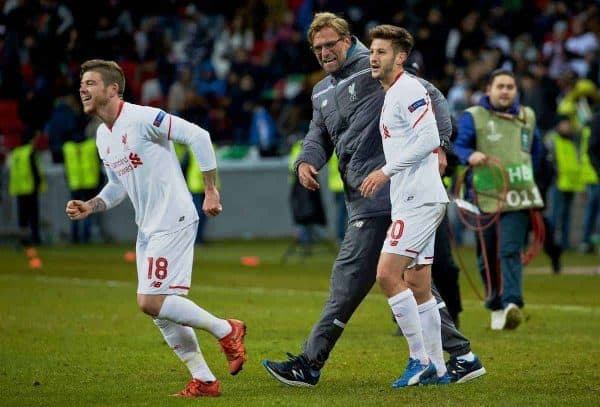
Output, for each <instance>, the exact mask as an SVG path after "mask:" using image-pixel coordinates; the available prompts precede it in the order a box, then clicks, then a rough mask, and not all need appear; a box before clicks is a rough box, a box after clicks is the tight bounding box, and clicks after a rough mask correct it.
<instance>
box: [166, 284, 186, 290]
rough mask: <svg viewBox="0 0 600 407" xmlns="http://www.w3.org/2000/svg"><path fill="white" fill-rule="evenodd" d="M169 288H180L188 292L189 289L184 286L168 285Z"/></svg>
mask: <svg viewBox="0 0 600 407" xmlns="http://www.w3.org/2000/svg"><path fill="white" fill-rule="evenodd" d="M169 288H182V289H184V290H189V289H190V287H186V286H184V285H170V286H169Z"/></svg>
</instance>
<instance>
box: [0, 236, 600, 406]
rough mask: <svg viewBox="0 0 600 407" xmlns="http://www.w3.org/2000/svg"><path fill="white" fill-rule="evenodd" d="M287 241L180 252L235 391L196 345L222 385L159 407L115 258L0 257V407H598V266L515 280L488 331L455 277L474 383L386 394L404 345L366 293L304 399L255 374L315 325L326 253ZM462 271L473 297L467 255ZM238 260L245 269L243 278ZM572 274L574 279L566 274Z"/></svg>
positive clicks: (178, 369)
mask: <svg viewBox="0 0 600 407" xmlns="http://www.w3.org/2000/svg"><path fill="white" fill-rule="evenodd" d="M287 244H288V242H285V241H248V242H245V241H244V242H216V243H212V244H211V245H209V246H208V247H202V248H199V249H197V250H196V261H195V265H194V270H195V271H194V277H193V286H192V290H191V293H190V298H191V299H193V300H194V301H196V302H197V303H198V304H200V305H201V306H203V307H205V308H206V309H207V310H209V311H211V312H213V313H215V314H216V315H218V316H222V317H232V318H240V319H243V320H244V321H246V323H247V325H248V335H247V337H246V343H247V348H248V354H249V360H248V362H247V364H246V365H245V367H244V370H243V371H242V372H241V373H240V374H239V375H238V376H236V377H232V376H230V375H229V374H228V373H227V364H226V362H225V358H224V356H223V355H222V354H221V353H220V352H219V348H218V345H217V342H216V340H215V339H214V338H212V337H211V336H210V335H209V334H207V333H205V332H198V339H199V341H200V346H201V347H202V350H203V353H204V355H205V357H206V359H207V361H208V363H209V364H210V366H211V368H212V370H213V372H214V373H215V374H216V375H217V377H219V379H220V380H221V382H222V392H223V395H222V397H220V398H218V399H202V400H180V399H174V398H171V397H168V395H169V394H172V393H175V392H177V391H179V390H181V389H182V388H183V386H184V385H185V383H186V382H187V381H188V379H189V377H188V372H187V370H186V368H185V366H184V365H183V364H182V363H181V362H180V361H179V360H178V359H177V358H176V356H175V355H174V353H173V352H172V351H171V350H170V349H169V348H168V347H167V345H166V344H165V343H164V342H163V340H162V337H161V335H160V333H159V331H158V329H157V328H156V327H155V326H154V324H153V323H152V321H151V320H150V319H149V318H148V317H146V316H144V315H143V314H141V313H140V312H139V311H138V310H137V307H136V303H135V290H136V273H135V268H134V265H133V263H127V262H125V260H124V259H123V256H124V253H125V252H126V251H128V250H133V245H130V246H124V245H123V246H64V247H48V248H41V249H38V251H39V255H40V259H41V260H42V268H41V269H30V268H29V267H28V259H27V257H26V255H25V253H24V252H23V251H16V250H14V249H12V248H8V247H0V258H1V261H0V309H1V310H2V314H1V316H0V406H170V405H174V406H179V405H191V404H192V403H194V404H196V403H203V404H205V405H208V404H210V405H215V406H221V405H227V406H231V405H244V406H253V405H277V406H316V405H327V406H346V407H347V406H355V405H356V406H363V405H374V406H381V405H396V406H397V405H407V406H409V405H420V406H429V405H431V406H454V405H468V406H492V405H497V406H522V405H544V406H554V405H561V406H563V405H569V406H571V405H581V406H592V405H600V347H599V345H598V343H599V342H598V337H599V336H600V296H599V295H598V293H599V292H600V276H599V275H598V272H599V270H598V269H599V268H600V265H599V264H600V258H599V257H596V256H579V255H574V254H571V255H567V256H566V257H565V259H564V264H565V268H566V269H565V273H563V274H562V275H558V276H554V275H551V274H550V272H549V267H548V261H547V259H545V258H544V257H543V256H540V258H538V259H536V260H535V261H534V263H533V264H532V266H530V267H528V268H527V272H526V275H525V278H524V282H525V300H526V302H527V304H526V308H525V314H526V318H527V321H526V323H525V324H524V325H522V326H521V327H519V328H518V329H517V330H516V331H502V332H492V331H491V330H490V329H489V313H488V312H486V311H485V310H484V308H483V306H482V305H481V303H480V301H479V300H478V299H477V297H476V296H475V295H474V293H473V292H472V290H471V289H470V287H469V286H468V285H467V284H466V280H465V279H464V278H465V276H462V277H461V287H462V294H463V302H464V304H463V306H464V308H465V310H464V312H463V313H462V314H461V324H462V325H461V329H462V331H463V332H464V333H465V334H466V335H467V336H468V337H469V338H470V339H471V342H472V347H473V350H474V352H476V353H477V354H478V355H479V357H480V358H481V360H482V362H483V363H484V365H485V367H486V369H487V370H488V374H487V375H486V376H484V377H482V378H480V379H477V380H474V381H472V382H469V383H466V384H461V385H449V386H437V387H436V386H428V387H416V388H408V389H392V388H391V387H390V384H391V383H392V381H394V380H395V379H396V378H397V377H398V376H399V375H400V374H401V373H402V371H403V369H404V367H405V365H406V358H407V357H408V352H407V346H406V341H405V340H404V339H403V338H398V337H396V336H394V335H393V333H394V331H395V326H394V325H393V324H392V322H391V319H390V313H389V309H388V306H387V304H386V301H385V299H384V298H383V296H382V295H381V294H380V293H379V292H378V290H377V289H376V288H375V289H374V290H373V292H372V293H371V294H370V295H369V296H368V297H367V299H366V300H365V301H364V302H363V304H362V305H361V306H360V307H359V309H358V311H357V312H356V314H355V315H354V317H353V319H352V320H351V321H350V323H349V324H348V326H347V328H346V332H345V333H344V335H343V336H342V338H341V339H340V341H339V342H338V345H337V346H336V348H335V350H334V351H333V353H332V355H331V358H330V360H329V362H328V364H327V365H326V367H325V369H324V370H323V373H322V377H321V381H320V383H319V384H318V386H317V387H315V388H313V389H300V388H291V387H286V386H283V385H281V384H279V383H278V382H276V381H275V380H273V379H272V378H271V377H270V376H269V375H268V374H267V372H266V371H265V370H264V369H263V367H262V366H261V365H260V361H261V360H262V359H264V358H268V359H276V360H281V359H284V358H285V352H286V351H288V352H292V353H298V352H299V351H300V345H301V343H302V341H303V340H304V339H305V338H306V336H307V335H308V333H309V332H310V329H311V327H312V325H313V323H314V322H315V321H316V320H317V318H318V317H319V314H320V311H321V309H322V306H323V303H324V300H325V298H326V297H327V289H328V285H329V273H330V269H331V264H332V261H333V258H334V253H331V252H329V251H327V250H323V249H321V250H319V251H318V252H316V253H315V254H314V255H312V256H293V257H291V258H290V259H289V261H288V262H287V263H286V264H285V265H282V264H280V259H281V256H282V254H283V253H284V252H285V249H286V247H287ZM463 252H464V253H463V254H464V257H465V259H464V260H465V264H466V265H467V266H469V267H470V270H469V272H470V275H471V277H472V278H473V279H474V280H475V281H476V283H477V284H478V286H480V284H479V279H478V278H477V276H476V273H475V267H474V265H475V262H474V257H473V253H472V250H468V249H464V250H463ZM242 256H259V257H260V260H261V262H260V264H259V265H258V266H256V267H247V266H243V265H242V264H241V263H240V258H241V257H242ZM577 270H584V271H587V272H586V273H570V272H569V271H577Z"/></svg>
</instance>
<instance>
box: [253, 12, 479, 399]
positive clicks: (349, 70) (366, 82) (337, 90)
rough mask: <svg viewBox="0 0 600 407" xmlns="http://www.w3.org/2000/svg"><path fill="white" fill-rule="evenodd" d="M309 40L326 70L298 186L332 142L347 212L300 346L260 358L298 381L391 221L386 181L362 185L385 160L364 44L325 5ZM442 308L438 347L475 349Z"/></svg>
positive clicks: (350, 300)
mask: <svg viewBox="0 0 600 407" xmlns="http://www.w3.org/2000/svg"><path fill="white" fill-rule="evenodd" d="M308 40H309V42H310V43H311V49H312V50H313V52H314V53H315V57H316V58H317V61H318V62H319V64H320V65H321V67H322V68H323V70H324V71H325V72H326V73H327V74H329V75H328V76H327V77H325V78H324V79H323V80H321V81H320V82H319V83H317V85H315V87H314V89H313V93H312V106H313V116H312V120H311V123H310V128H309V130H308V134H307V135H306V137H305V138H304V141H303V146H302V152H301V153H300V155H299V156H298V159H297V160H296V162H295V164H294V169H295V172H296V174H297V175H298V178H299V180H300V183H301V184H302V186H304V187H305V188H307V189H309V190H317V189H319V187H320V185H319V183H318V182H317V180H316V175H317V174H318V169H320V168H322V167H323V166H324V165H325V164H326V163H327V161H328V160H329V158H330V157H331V155H332V153H333V152H334V149H335V152H336V154H337V156H338V159H339V167H338V168H339V172H340V175H341V177H342V180H343V182H344V191H345V197H346V206H347V208H348V217H349V220H348V225H347V229H346V234H345V236H344V240H343V242H342V244H341V246H340V251H339V253H338V256H337V258H336V260H335V262H334V265H333V269H332V275H331V283H330V284H331V285H330V292H329V298H328V299H327V302H326V303H325V307H324V309H323V312H322V314H321V318H320V320H319V321H318V322H317V323H316V324H315V325H314V327H313V329H312V332H311V333H310V336H309V337H308V339H307V340H306V342H305V344H304V350H303V353H302V354H300V355H298V356H294V355H291V354H288V355H289V360H288V361H284V362H273V361H269V360H264V361H263V366H264V367H265V368H266V369H267V371H268V372H269V373H270V374H271V375H272V376H273V377H275V378H276V379H277V380H279V381H280V382H282V383H285V384H287V385H290V386H299V387H313V386H315V385H316V384H317V382H318V381H319V378H320V370H321V369H322V368H323V366H324V365H325V362H326V361H327V358H328V357H329V353H330V352H331V350H332V349H333V347H334V346H335V344H336V342H337V340H338V339H339V337H340V336H341V335H342V332H343V331H344V328H345V326H346V324H347V323H348V321H349V320H350V317H351V316H352V314H353V313H354V311H355V310H356V308H357V307H358V305H359V304H360V303H361V302H362V300H363V299H364V298H365V296H366V295H367V294H368V292H369V290H370V289H371V287H372V286H373V284H374V283H375V276H376V270H377V262H378V259H379V255H380V253H381V248H382V246H383V242H384V240H385V237H386V232H387V229H388V227H389V225H390V222H391V218H390V211H391V208H390V197H389V183H388V184H387V185H385V186H384V187H383V188H381V189H380V190H379V191H378V192H377V193H375V194H374V195H373V196H371V197H362V196H361V193H360V185H361V183H362V181H363V179H364V178H365V177H366V176H367V175H368V174H369V173H371V172H372V171H374V170H376V169H379V168H381V167H382V166H383V165H384V164H385V157H384V154H383V147H382V143H381V136H380V133H379V128H378V124H379V115H380V112H381V109H382V106H383V100H384V96H385V93H384V91H383V89H382V87H381V84H380V83H379V82H378V81H377V80H375V79H373V78H372V77H371V69H370V65H369V50H368V49H367V48H366V47H365V46H364V45H363V44H362V43H361V42H360V41H359V40H358V39H357V38H356V37H354V36H352V35H351V34H350V29H349V26H348V22H347V21H346V20H344V19H342V18H340V17H338V16H336V15H335V14H332V13H326V12H325V13H317V14H316V15H315V17H314V19H313V21H312V23H311V25H310V27H309V30H308ZM424 82H426V81H424ZM428 84H429V83H428ZM429 86H432V85H431V84H429ZM438 93H439V91H438ZM441 100H442V101H443V97H442V98H441ZM432 103H433V105H434V106H433V107H434V111H436V110H437V106H436V103H440V99H439V98H438V99H437V100H434V99H433V98H432ZM444 103H445V101H444ZM448 120H449V117H448ZM440 133H441V132H440ZM446 137H448V138H449V133H448V134H447V135H446ZM435 294H436V298H438V302H440V301H441V300H439V295H438V294H437V292H435ZM440 314H441V315H442V341H443V347H444V350H446V351H448V352H449V353H450V354H451V355H452V356H453V358H451V362H452V361H458V359H457V357H458V356H465V355H468V356H470V357H473V356H474V355H473V354H472V353H471V348H470V344H469V341H468V340H467V339H466V338H465V337H464V336H463V335H462V334H461V333H460V332H458V331H457V330H456V327H455V326H454V324H453V323H452V320H451V318H450V316H449V314H448V312H447V310H446V309H445V307H443V306H441V309H440ZM471 360H472V361H471V362H468V363H466V364H465V363H462V364H460V366H456V368H454V367H453V366H449V369H448V370H449V371H450V373H451V375H452V371H456V372H457V374H456V375H455V377H453V381H456V382H464V381H467V380H470V379H471V378H475V377H477V376H480V375H481V374H484V373H485V369H484V368H483V367H482V366H481V363H480V362H479V360H478V359H476V357H475V358H474V359H471ZM458 371H460V372H458Z"/></svg>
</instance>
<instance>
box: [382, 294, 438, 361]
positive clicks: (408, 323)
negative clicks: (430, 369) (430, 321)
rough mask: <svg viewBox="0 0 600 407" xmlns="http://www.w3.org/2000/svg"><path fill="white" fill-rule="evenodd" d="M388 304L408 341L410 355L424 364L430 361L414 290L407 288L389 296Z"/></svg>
mask: <svg viewBox="0 0 600 407" xmlns="http://www.w3.org/2000/svg"><path fill="white" fill-rule="evenodd" d="M388 304H390V308H391V309H392V312H393V313H394V318H396V322H397V323H398V326H399V327H400V329H402V333H403V334H404V337H405V338H406V341H407V342H408V350H409V352H410V357H411V358H413V359H418V360H420V361H421V363H422V364H427V363H429V359H428V358H427V353H426V351H425V343H424V341H423V332H422V329H421V321H420V320H419V312H418V311H417V302H416V301H415V296H414V295H413V292H412V291H411V290H410V288H409V289H406V290H404V291H402V292H400V293H398V294H396V295H394V296H393V297H391V298H388Z"/></svg>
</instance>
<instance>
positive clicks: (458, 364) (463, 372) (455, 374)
mask: <svg viewBox="0 0 600 407" xmlns="http://www.w3.org/2000/svg"><path fill="white" fill-rule="evenodd" d="M446 368H447V369H448V374H449V375H450V377H451V378H452V383H466V382H468V381H469V380H473V379H476V378H478V377H479V376H483V375H484V374H485V373H486V371H485V367H483V365H482V364H481V362H480V361H479V358H478V357H477V355H475V359H473V360H472V361H471V362H469V361H466V360H464V359H457V358H455V357H454V356H451V357H450V360H448V363H446Z"/></svg>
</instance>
